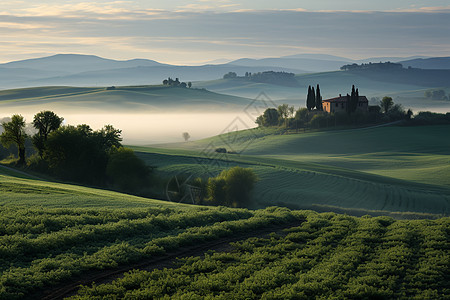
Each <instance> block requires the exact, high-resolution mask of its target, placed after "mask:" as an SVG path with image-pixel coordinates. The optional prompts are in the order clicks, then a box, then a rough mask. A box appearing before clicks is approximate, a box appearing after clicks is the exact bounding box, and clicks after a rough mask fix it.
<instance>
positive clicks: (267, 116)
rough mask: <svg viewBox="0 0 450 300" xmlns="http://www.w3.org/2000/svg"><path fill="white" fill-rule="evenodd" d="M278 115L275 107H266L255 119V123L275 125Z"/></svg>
mask: <svg viewBox="0 0 450 300" xmlns="http://www.w3.org/2000/svg"><path fill="white" fill-rule="evenodd" d="M279 117H280V116H279V114H278V110H276V109H275V108H268V109H266V110H265V111H264V113H263V114H262V115H261V116H259V117H258V118H257V119H256V124H258V125H259V126H261V127H266V126H276V125H278V122H279Z"/></svg>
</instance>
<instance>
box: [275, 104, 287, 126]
mask: <svg viewBox="0 0 450 300" xmlns="http://www.w3.org/2000/svg"><path fill="white" fill-rule="evenodd" d="M277 111H278V116H279V117H280V118H282V119H284V124H285V125H286V124H287V118H288V116H289V105H287V104H281V105H279V106H278V108H277Z"/></svg>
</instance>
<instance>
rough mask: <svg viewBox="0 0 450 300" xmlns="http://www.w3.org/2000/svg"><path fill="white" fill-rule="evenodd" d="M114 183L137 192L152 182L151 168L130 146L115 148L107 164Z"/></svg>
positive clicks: (107, 171)
mask: <svg viewBox="0 0 450 300" xmlns="http://www.w3.org/2000/svg"><path fill="white" fill-rule="evenodd" d="M106 175H107V176H108V178H109V180H111V181H112V183H113V185H114V186H115V187H117V188H119V189H121V190H123V191H125V192H136V191H138V190H142V189H145V188H147V187H148V185H149V184H150V177H149V175H150V169H149V167H147V166H146V165H145V163H144V161H142V160H141V159H139V158H138V157H137V156H136V155H135V154H134V152H133V150H131V149H129V148H124V147H120V148H115V149H114V150H113V151H112V153H111V155H110V157H109V159H108V164H107V166H106Z"/></svg>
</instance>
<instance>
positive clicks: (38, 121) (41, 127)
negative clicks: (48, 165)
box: [33, 110, 64, 157]
mask: <svg viewBox="0 0 450 300" xmlns="http://www.w3.org/2000/svg"><path fill="white" fill-rule="evenodd" d="M63 121H64V118H61V117H58V115H56V114H55V113H54V112H52V111H48V110H46V111H41V112H39V113H37V114H36V115H34V119H33V127H34V128H36V129H37V130H38V132H37V133H36V134H35V135H34V136H33V145H34V147H35V148H36V149H37V150H38V152H39V155H40V156H41V157H42V155H43V153H44V148H45V143H46V142H47V138H48V135H49V134H50V133H51V132H52V131H55V130H57V129H58V128H59V127H61V124H62V122H63Z"/></svg>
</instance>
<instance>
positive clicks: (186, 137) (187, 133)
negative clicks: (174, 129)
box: [182, 132, 191, 142]
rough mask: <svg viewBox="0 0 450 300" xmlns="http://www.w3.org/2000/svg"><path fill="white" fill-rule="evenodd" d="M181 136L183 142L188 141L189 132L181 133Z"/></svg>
mask: <svg viewBox="0 0 450 300" xmlns="http://www.w3.org/2000/svg"><path fill="white" fill-rule="evenodd" d="M182 136H183V139H184V141H185V142H187V141H189V139H190V138H191V135H190V134H189V132H183V133H182Z"/></svg>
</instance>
